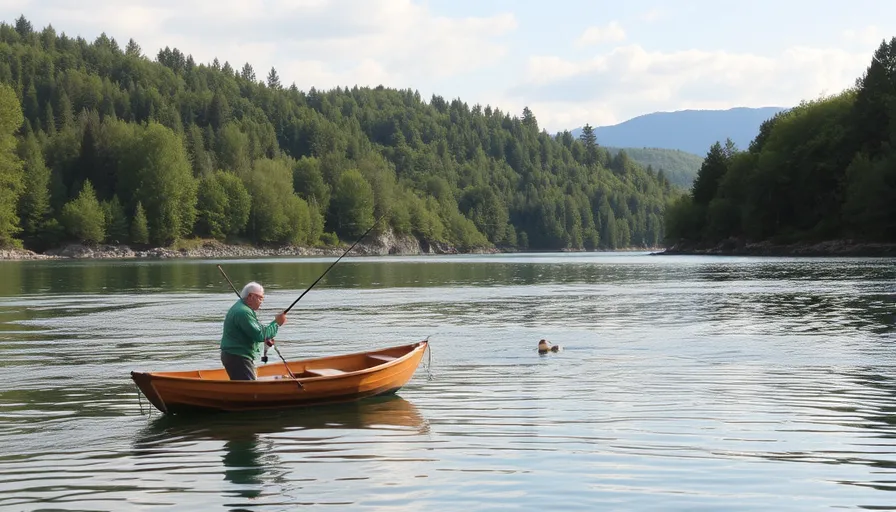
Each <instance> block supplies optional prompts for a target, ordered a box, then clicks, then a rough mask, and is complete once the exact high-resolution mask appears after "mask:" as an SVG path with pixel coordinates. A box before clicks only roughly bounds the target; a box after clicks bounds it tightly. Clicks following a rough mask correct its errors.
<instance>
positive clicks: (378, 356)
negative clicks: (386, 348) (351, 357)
mask: <svg viewBox="0 0 896 512" xmlns="http://www.w3.org/2000/svg"><path fill="white" fill-rule="evenodd" d="M368 357H369V358H371V359H376V360H377V361H382V362H384V363H388V362H389V361H394V360H396V359H398V358H397V357H392V356H387V355H385V354H368Z"/></svg>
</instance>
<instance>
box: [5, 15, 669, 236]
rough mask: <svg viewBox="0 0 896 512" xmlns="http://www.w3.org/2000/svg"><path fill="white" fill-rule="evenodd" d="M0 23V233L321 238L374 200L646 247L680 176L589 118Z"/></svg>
mask: <svg viewBox="0 0 896 512" xmlns="http://www.w3.org/2000/svg"><path fill="white" fill-rule="evenodd" d="M263 77H264V78H261V77H259V76H256V72H255V70H254V69H253V67H252V65H251V64H250V63H244V64H242V65H238V66H234V65H232V64H231V63H230V62H228V61H226V60H225V61H224V62H223V63H222V62H220V61H219V60H218V59H217V58H216V59H214V60H213V61H212V62H210V63H197V62H195V61H194V59H193V58H192V56H191V55H189V54H186V53H184V52H183V51H181V50H179V49H177V48H164V49H162V50H161V51H159V52H158V54H157V55H156V56H154V57H153V58H151V57H149V56H147V55H144V53H143V50H142V49H141V47H140V45H139V44H138V43H137V42H136V41H134V40H133V39H131V40H129V41H128V42H127V43H126V44H124V45H123V46H122V45H120V44H119V43H118V42H117V41H116V40H115V39H112V38H109V37H107V36H106V35H105V34H102V35H100V36H99V37H97V38H96V40H94V41H93V42H88V41H87V40H85V39H83V38H81V37H68V36H66V35H65V34H64V33H57V32H56V30H55V29H54V28H53V27H52V26H47V27H45V28H43V29H42V30H36V29H35V28H34V27H33V26H32V25H31V23H30V22H29V21H28V20H27V19H26V18H25V17H24V16H22V17H20V18H18V19H17V20H15V21H14V22H13V23H0V245H2V246H4V247H25V248H28V249H31V250H35V251H42V250H46V249H48V248H53V247H58V246H61V245H63V244H67V243H73V242H78V243H85V244H101V243H109V244H135V245H141V244H142V245H155V246H171V245H173V244H176V243H178V241H182V240H187V239H216V240H220V241H224V242H228V243H249V244H254V245H260V246H268V245H281V246H283V245H299V246H329V245H335V244H338V243H340V240H342V241H346V240H351V239H352V238H354V237H357V236H358V235H359V234H361V233H363V232H364V231H365V230H366V229H367V228H368V227H369V226H370V225H371V224H372V223H373V221H374V219H375V218H378V217H380V216H384V218H385V219H387V223H386V224H385V225H386V226H388V228H389V229H391V230H392V231H394V232H395V233H397V234H404V235H412V236H414V237H417V238H418V239H419V240H421V241H426V242H430V243H432V242H438V243H444V244H449V245H451V246H453V247H456V248H457V249H458V250H461V251H464V250H473V249H479V248H494V249H497V250H502V249H507V250H524V249H529V250H612V249H618V248H628V247H657V246H659V245H660V244H661V243H662V241H663V239H664V237H665V227H664V214H665V211H666V208H667V205H669V204H673V203H675V202H676V201H678V200H679V197H680V196H682V194H683V193H684V191H683V190H681V189H679V188H678V187H676V186H674V185H672V184H671V183H670V181H669V180H668V179H667V177H666V176H665V175H664V172H663V171H662V170H661V169H658V170H655V169H653V168H651V167H649V166H648V168H646V169H645V168H643V167H642V166H640V165H638V164H636V163H635V162H634V161H633V160H632V159H630V158H629V157H628V156H627V155H626V154H625V152H624V151H622V152H618V153H616V154H614V155H613V156H611V155H610V153H609V152H608V151H607V150H606V149H604V148H603V147H601V146H600V145H599V143H598V141H597V140H596V138H595V136H594V133H593V130H592V129H591V127H590V126H586V129H585V130H584V131H583V133H582V134H581V135H580V136H579V137H578V138H574V137H573V136H572V135H571V134H570V133H569V132H568V131H565V132H562V133H560V134H556V135H553V136H552V135H549V134H548V133H547V132H546V131H545V130H543V129H540V128H539V126H538V122H537V120H536V117H535V114H534V113H533V112H532V111H531V110H530V109H528V108H525V109H524V110H523V111H522V112H521V113H520V114H519V115H513V114H511V113H508V112H503V111H501V110H499V109H498V108H493V107H491V106H489V105H486V106H482V105H479V104H476V105H473V106H469V105H468V104H466V103H464V102H463V101H462V100H461V99H452V100H450V101H449V100H446V99H444V98H443V97H441V96H437V95H433V96H432V97H431V98H430V99H429V100H428V101H427V100H424V99H423V98H421V96H420V94H419V93H418V92H416V91H413V90H410V89H408V90H396V89H389V88H384V87H375V88H370V87H357V86H355V87H352V88H341V87H337V88H335V89H332V90H327V91H322V90H317V89H315V88H311V89H310V90H308V91H301V90H299V89H298V88H297V87H296V86H295V84H294V83H293V84H292V85H286V84H283V83H281V79H280V76H279V75H278V73H277V70H276V69H274V68H271V69H270V70H269V71H268V72H267V73H264V74H263Z"/></svg>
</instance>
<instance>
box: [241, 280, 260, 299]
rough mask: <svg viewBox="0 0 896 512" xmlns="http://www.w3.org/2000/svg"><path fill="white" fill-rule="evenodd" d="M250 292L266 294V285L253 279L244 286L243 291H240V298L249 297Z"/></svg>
mask: <svg viewBox="0 0 896 512" xmlns="http://www.w3.org/2000/svg"><path fill="white" fill-rule="evenodd" d="M250 293H257V294H259V295H264V287H263V286H261V285H260V284H258V283H256V282H255V281H252V282H251V283H249V284H247V285H246V286H243V291H242V292H240V298H241V299H244V300H245V298H246V297H248V296H249V294H250Z"/></svg>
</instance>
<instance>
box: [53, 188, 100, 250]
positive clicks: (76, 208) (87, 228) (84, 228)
mask: <svg viewBox="0 0 896 512" xmlns="http://www.w3.org/2000/svg"><path fill="white" fill-rule="evenodd" d="M105 223H106V220H105V215H104V214H103V208H102V206H100V203H99V201H97V199H96V193H95V192H94V190H93V185H91V184H90V181H89V180H88V181H85V182H84V187H83V188H82V189H81V192H80V193H79V194H78V197H77V198H75V199H74V200H72V201H70V202H68V203H66V205H65V206H64V207H63V208H62V225H63V226H65V230H66V232H67V233H68V234H69V235H71V236H73V237H74V238H75V239H76V240H78V241H81V242H86V243H100V242H102V241H103V239H105V237H106V235H105Z"/></svg>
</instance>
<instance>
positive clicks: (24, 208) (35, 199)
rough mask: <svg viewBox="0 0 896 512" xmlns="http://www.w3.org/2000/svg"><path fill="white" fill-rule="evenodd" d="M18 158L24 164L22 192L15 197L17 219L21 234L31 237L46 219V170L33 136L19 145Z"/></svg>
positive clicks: (37, 233) (48, 172) (48, 197)
mask: <svg viewBox="0 0 896 512" xmlns="http://www.w3.org/2000/svg"><path fill="white" fill-rule="evenodd" d="M19 156H20V157H21V159H22V161H23V162H24V170H25V173H24V180H23V181H24V184H25V186H24V191H23V193H22V196H21V197H20V198H19V209H18V214H19V218H20V219H21V220H22V228H23V235H24V236H25V237H26V238H34V237H36V236H38V235H39V234H40V232H41V231H42V230H43V229H44V226H45V224H46V222H47V221H48V220H49V219H50V213H51V209H50V169H49V168H47V166H46V164H45V163H44V158H43V153H42V151H41V148H40V143H39V142H38V140H37V137H35V136H34V134H33V133H29V134H28V135H27V136H26V137H25V138H23V139H21V140H20V142H19Z"/></svg>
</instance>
